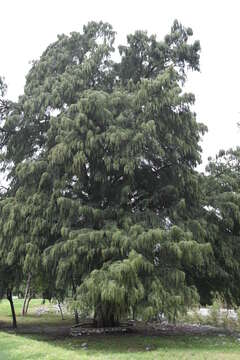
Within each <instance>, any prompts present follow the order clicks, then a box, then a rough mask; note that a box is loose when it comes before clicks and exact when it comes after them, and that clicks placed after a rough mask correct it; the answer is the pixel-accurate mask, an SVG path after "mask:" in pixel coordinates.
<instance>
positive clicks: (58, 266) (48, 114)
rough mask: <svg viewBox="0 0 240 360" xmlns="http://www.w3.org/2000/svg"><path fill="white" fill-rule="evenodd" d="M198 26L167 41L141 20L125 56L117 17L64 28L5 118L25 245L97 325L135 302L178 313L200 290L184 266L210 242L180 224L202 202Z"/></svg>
mask: <svg viewBox="0 0 240 360" xmlns="http://www.w3.org/2000/svg"><path fill="white" fill-rule="evenodd" d="M191 35H192V31H191V29H185V28H184V27H182V25H180V24H179V23H178V22H175V23H174V25H173V27H172V29H171V32H170V34H169V35H167V36H166V37H165V39H164V41H162V42H160V41H158V40H157V39H156V37H155V36H148V35H147V33H145V32H142V31H138V32H136V33H135V34H133V35H130V36H128V38H127V40H128V42H127V45H126V46H120V47H119V52H120V56H121V60H120V62H118V63H116V62H114V61H113V60H111V52H112V51H113V50H114V47H113V45H114V32H113V30H112V28H111V26H110V25H109V24H104V23H89V24H88V25H87V26H85V27H84V29H83V33H82V34H79V33H72V34H70V36H66V35H61V36H59V38H58V40H57V41H56V42H55V43H54V44H51V45H50V46H49V47H48V48H47V49H46V51H45V52H44V53H43V55H42V56H41V58H40V60H38V61H36V62H34V64H33V67H32V69H31V70H30V72H29V74H28V76H27V82H26V86H25V92H24V95H23V96H22V97H20V99H19V103H18V107H17V109H16V110H15V112H13V113H12V114H10V115H9V116H8V117H7V119H6V121H5V125H4V126H5V128H6V129H9V130H10V131H11V133H10V137H9V139H8V146H7V149H6V152H5V154H4V160H5V162H8V163H9V164H10V165H11V166H12V168H11V176H12V184H13V186H15V188H16V189H17V192H16V201H17V202H18V205H19V207H20V208H21V213H25V216H26V214H28V215H27V219H28V220H27V221H26V222H25V227H24V231H25V233H26V236H24V239H23V243H24V244H25V245H24V246H25V248H24V249H25V251H28V249H31V251H33V250H32V249H35V250H34V251H36V254H37V253H38V257H41V259H43V264H44V266H45V267H46V269H47V270H49V271H51V272H52V276H56V286H57V287H59V288H63V287H71V288H72V290H73V294H74V298H75V299H76V300H78V301H77V303H78V306H79V307H80V308H81V309H84V310H86V309H87V310H89V312H91V311H92V310H94V318H95V321H96V324H97V325H98V326H103V325H104V326H109V325H115V324H117V323H118V322H119V320H120V319H121V318H122V317H123V316H125V315H128V314H129V313H131V312H134V313H136V312H139V313H141V314H142V315H144V316H146V317H149V316H154V315H156V314H158V313H159V312H160V311H161V312H164V313H165V314H166V315H167V316H168V317H169V318H173V317H174V316H176V313H177V312H178V311H183V310H184V309H185V308H186V307H187V306H189V305H190V304H191V303H192V302H193V301H197V299H198V295H197V291H196V289H195V287H194V286H188V284H187V283H186V281H185V268H186V267H190V266H191V265H194V267H195V268H197V267H198V266H203V264H204V257H205V256H207V254H208V253H209V247H208V245H206V244H202V243H199V242H198V241H196V239H195V238H194V236H193V234H192V233H191V232H190V231H186V230H185V229H181V228H180V227H179V226H176V224H177V221H176V218H177V213H178V212H179V211H181V208H183V207H184V208H185V209H187V211H188V212H190V211H191V208H192V207H193V206H194V201H195V197H196V196H197V194H196V189H197V187H196V174H195V171H194V168H195V166H196V165H197V164H198V163H199V162H200V151H201V148H200V146H199V139H200V136H201V135H202V134H203V132H204V131H205V127H204V126H203V125H201V124H198V123H197V122H196V118H195V115H194V113H192V111H191V105H192V104H193V103H194V96H193V95H192V94H186V93H183V91H182V86H183V84H184V82H185V80H186V74H187V72H186V71H187V69H188V68H191V69H193V70H198V69H199V50H200V46H199V43H198V42H193V43H192V44H191V43H190V44H189V37H190V36H191ZM18 231H20V232H21V231H22V230H20V229H18ZM26 239H29V245H28V246H26ZM77 294H78V299H77Z"/></svg>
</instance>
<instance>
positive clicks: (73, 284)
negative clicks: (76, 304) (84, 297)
mask: <svg viewBox="0 0 240 360" xmlns="http://www.w3.org/2000/svg"><path fill="white" fill-rule="evenodd" d="M72 297H73V300H74V301H76V300H77V288H76V286H75V283H74V280H73V279H72ZM74 319H75V324H78V323H79V316H78V311H77V308H74Z"/></svg>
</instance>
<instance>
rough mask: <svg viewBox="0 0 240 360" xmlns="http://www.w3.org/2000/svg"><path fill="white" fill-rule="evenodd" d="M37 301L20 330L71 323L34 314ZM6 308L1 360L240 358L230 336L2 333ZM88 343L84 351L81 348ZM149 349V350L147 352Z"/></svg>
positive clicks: (0, 316)
mask: <svg viewBox="0 0 240 360" xmlns="http://www.w3.org/2000/svg"><path fill="white" fill-rule="evenodd" d="M15 303H16V312H17V314H20V312H21V304H22V301H20V300H17V301H16V300H15ZM40 304H41V302H40V300H33V301H32V303H31V308H30V314H29V315H27V317H26V318H24V319H22V318H21V317H20V316H19V317H18V322H19V329H20V328H21V326H22V327H23V326H24V325H26V324H29V325H31V326H32V327H34V326H38V325H39V324H42V326H43V325H47V326H49V325H50V326H51V325H53V324H55V325H56V324H58V326H59V327H60V326H62V324H64V326H65V325H66V323H67V324H68V322H69V324H70V322H71V321H72V320H70V319H68V320H66V321H65V322H63V321H62V320H61V318H60V316H59V315H57V314H54V313H51V314H47V315H41V316H37V315H35V309H36V307H39V306H40ZM8 307H9V305H8V303H7V302H6V301H2V302H0V360H25V359H28V360H31V359H33V360H34V359H36V360H41V359H49V360H69V359H70V360H75V359H76V360H78V359H81V360H84V359H89V360H90V359H96V360H103V359H104V360H105V359H106V360H125V359H129V360H134V359H136V360H137V359H139V360H140V359H141V360H143V359H146V360H148V359H152V360H157V359H167V360H173V359H174V360H180V359H182V360H183V359H202V360H203V359H204V360H205V359H206V360H208V359H210V360H223V359H224V360H228V359H229V360H231V359H234V360H237V359H240V341H239V340H238V338H237V337H230V336H207V335H205V336H200V335H198V336H196V335H195V336H189V335H183V336H152V337H150V336H140V335H122V336H117V335H108V336H88V337H78V338H70V337H57V336H55V337H54V336H47V335H41V334H21V333H14V332H12V331H9V330H8V331H1V322H4V323H5V324H6V323H10V321H11V318H10V316H9V315H10V311H9V308H8ZM83 343H87V344H88V346H87V349H84V348H83V347H82V345H83ZM147 348H149V351H148V350H147Z"/></svg>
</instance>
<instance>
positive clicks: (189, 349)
mask: <svg viewBox="0 0 240 360" xmlns="http://www.w3.org/2000/svg"><path fill="white" fill-rule="evenodd" d="M85 341H86V342H87V343H88V349H87V350H85V349H83V348H82V344H83V343H84V342H85ZM147 346H150V348H152V350H150V351H146V347H147ZM239 358H240V344H239V341H238V340H237V339H234V338H230V337H224V338H222V337H221V338H220V337H210V338H209V337H206V336H201V337H199V336H198V337H196V336H192V337H189V336H181V337H173V336H172V337H143V336H134V335H133V336H126V335H125V336H121V337H120V336H105V337H102V336H101V337H100V336H99V337H88V338H74V339H70V338H69V339H65V340H60V339H59V340H51V339H46V338H45V339H44V338H41V337H39V336H37V337H36V336H21V335H15V334H9V333H3V332H0V359H1V360H20V359H21V360H25V359H31V360H32V359H36V360H41V359H51V360H68V359H71V360H75V359H76V360H78V359H81V360H84V359H96V360H97V359H98V360H103V359H106V360H107V359H108V360H126V359H131V360H135V359H136V360H143V359H146V360H148V359H154V360H155V359H167V360H173V359H174V360H178V359H182V360H183V359H201V360H205V359H206V360H207V359H211V360H223V359H224V360H228V359H229V360H231V359H233V360H235V359H236V360H237V359H239Z"/></svg>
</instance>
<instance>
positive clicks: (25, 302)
mask: <svg viewBox="0 0 240 360" xmlns="http://www.w3.org/2000/svg"><path fill="white" fill-rule="evenodd" d="M30 283H31V274H29V275H28V279H27V285H26V289H25V295H24V302H23V307H22V316H24V315H25V313H26V304H27V300H28V293H29V290H30Z"/></svg>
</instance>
